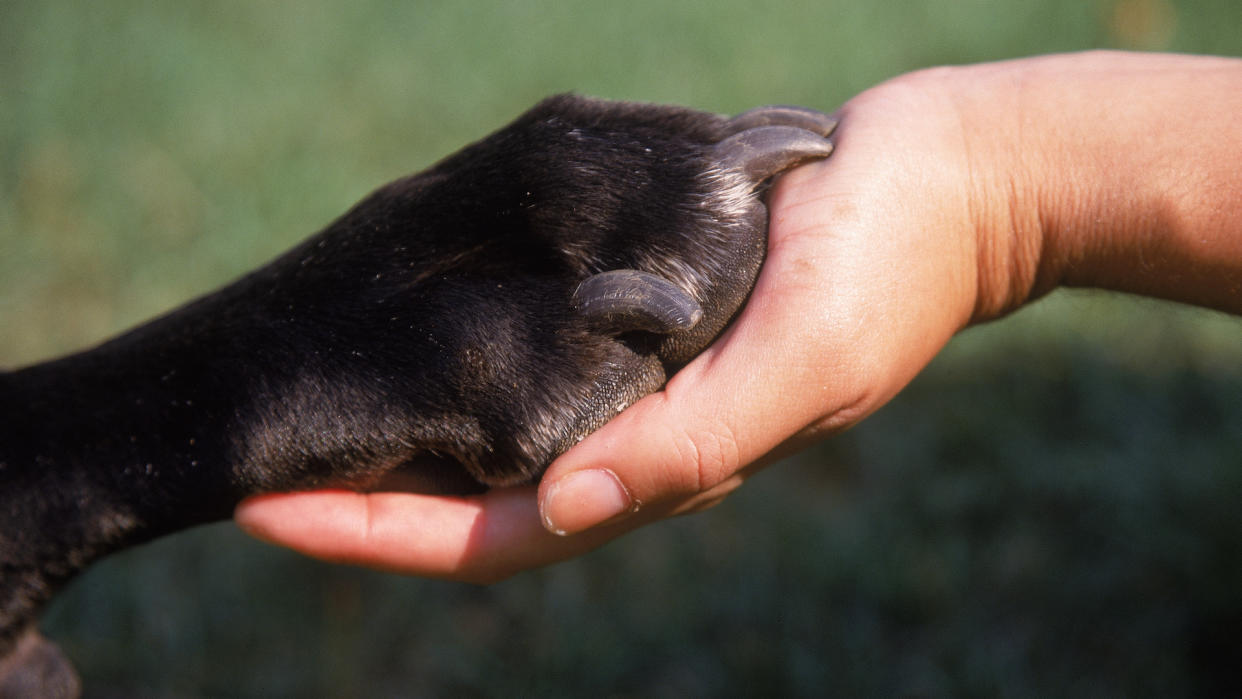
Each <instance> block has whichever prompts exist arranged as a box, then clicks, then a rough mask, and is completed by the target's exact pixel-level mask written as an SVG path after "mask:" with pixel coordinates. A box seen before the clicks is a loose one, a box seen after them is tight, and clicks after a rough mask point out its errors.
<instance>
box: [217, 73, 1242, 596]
mask: <svg viewBox="0 0 1242 699" xmlns="http://www.w3.org/2000/svg"><path fill="white" fill-rule="evenodd" d="M1238 75H1239V71H1238V66H1237V62H1227V61H1226V62H1223V63H1222V62H1220V61H1215V62H1214V61H1213V59H1186V58H1182V57H1154V56H1142V55H1139V56H1135V55H1123V54H1085V55H1079V56H1060V57H1049V58H1045V59H1033V60H1029V61H1018V62H1013V63H1003V64H993V65H984V66H971V67H966V68H954V69H936V70H932V71H924V72H920V73H916V74H912V75H908V76H903V77H902V78H899V79H896V80H894V81H891V82H889V83H885V84H883V85H881V86H879V87H877V88H874V89H872V90H869V91H867V92H865V93H863V94H861V95H859V96H858V97H856V98H854V99H853V100H851V101H850V102H849V103H848V104H846V105H845V106H844V107H843V108H842V110H841V111H840V112H839V113H838V116H840V118H841V122H842V123H841V126H840V127H839V129H838V131H837V135H836V146H837V148H836V152H835V154H834V156H833V157H832V158H831V159H830V160H828V161H825V162H822V163H815V164H811V165H807V166H804V167H802V168H800V169H798V170H796V171H794V172H791V173H790V174H788V175H786V176H785V177H783V178H782V179H781V180H780V181H779V182H778V183H777V184H776V186H775V187H774V189H773V191H772V193H771V199H770V211H771V219H770V230H769V250H768V256H767V259H766V261H765V263H764V267H763V269H762V271H761V274H760V277H759V279H758V282H757V284H756V286H755V289H754V291H753V292H752V295H751V297H750V299H749V301H748V302H747V304H746V306H745V307H744V308H743V311H742V312H741V314H740V315H739V316H738V317H737V318H736V319H735V321H734V323H733V324H732V326H730V328H729V329H728V330H727V331H726V332H725V333H724V334H723V335H722V336H721V337H720V338H718V339H717V340H716V341H715V342H714V343H713V344H712V345H711V346H710V347H709V348H708V349H707V350H706V351H705V352H703V353H702V354H701V355H700V356H698V357H697V358H696V359H695V360H694V361H692V362H691V363H690V364H688V365H687V366H686V367H685V368H683V369H682V370H681V371H680V372H678V374H677V375H676V376H674V377H673V379H672V380H671V381H669V383H668V385H667V386H666V387H665V389H664V390H663V391H661V392H659V393H656V394H653V395H650V396H648V397H646V398H644V399H642V400H640V401H639V402H637V403H635V404H634V405H632V406H631V407H630V408H628V409H627V410H625V411H624V412H623V413H622V414H620V415H619V416H617V417H616V418H614V419H613V420H612V421H611V422H609V423H608V424H607V425H605V426H604V427H603V428H601V429H599V430H598V431H596V432H595V433H593V434H591V435H590V436H589V437H587V438H586V439H585V440H583V441H582V442H581V443H580V444H578V445H577V446H576V447H574V448H573V449H571V450H570V451H569V452H567V453H566V454H564V455H563V456H561V457H560V458H559V459H558V460H557V461H555V462H554V463H553V464H552V466H551V467H550V468H549V469H548V471H547V472H546V473H545V475H544V477H543V479H542V481H541V483H540V485H539V487H538V489H537V490H536V489H535V488H519V489H506V490H497V491H492V492H490V493H487V494H484V495H480V496H476V497H471V498H435V497H431V496H422V495H412V494H397V493H376V494H369V495H360V494H354V493H330V492H323V493H311V494H293V495H271V496H264V497H262V498H258V499H256V500H252V501H248V502H247V503H244V504H243V505H242V507H241V508H239V509H238V512H237V519H238V522H239V523H240V524H241V525H242V526H243V527H244V528H246V529H247V530H248V531H250V532H251V533H253V534H255V535H256V536H259V537H260V538H264V539H267V540H269V541H274V542H277V543H281V544H283V545H286V546H290V547H292V548H295V549H297V550H300V551H303V552H304V553H308V554H310V555H313V556H317V557H320V558H325V559H328V560H333V561H340V562H350V563H357V564H362V565H368V566H372V567H379V568H384V569H389V570H396V571H401V572H406V573H413V574H419V575H431V576H436V577H449V578H456V579H465V580H475V581H490V580H495V579H499V578H503V577H505V576H507V575H509V574H512V573H514V572H516V571H519V570H523V569H526V568H530V567H534V566H538V565H542V564H545V563H549V562H551V561H555V560H559V559H562V558H567V557H570V556H573V555H576V554H578V553H580V552H582V551H585V550H587V549H590V548H593V547H595V546H597V545H599V544H600V543H602V542H604V541H607V540H609V539H611V538H613V537H615V536H617V535H619V534H621V533H623V532H625V531H628V530H630V529H633V528H635V527H638V526H641V525H643V524H646V523H649V522H651V521H654V520H657V519H661V518H664V517H668V516H672V515H676V514H681V513H684V512H691V511H696V510H700V509H703V508H705V507H709V506H711V505H713V504H715V503H717V502H719V501H720V500H721V499H722V498H724V497H725V496H726V495H727V494H728V493H729V492H731V491H732V490H733V489H734V488H736V487H737V486H738V485H740V484H741V483H742V482H743V481H744V480H745V479H746V478H747V477H748V476H750V475H752V474H753V473H754V472H756V471H757V470H759V469H761V468H763V467H764V466H766V465H767V464H769V463H771V461H772V460H774V459H775V458H778V457H779V456H781V455H783V454H787V453H789V452H791V451H794V450H797V449H798V448H800V447H802V446H804V445H806V444H808V443H810V442H812V441H815V440H817V439H822V438H823V437H825V436H827V435H830V434H832V433H834V432H837V431H839V430H842V429H845V428H847V427H849V426H850V425H853V424H855V423H856V422H858V421H859V420H861V419H862V418H863V417H865V416H866V415H868V414H870V413H871V412H873V411H875V410H876V409H877V408H879V407H880V406H881V405H883V404H884V403H885V402H886V401H887V400H889V399H890V398H891V397H892V396H893V395H895V394H896V393H897V392H898V391H900V390H901V388H902V387H904V386H905V385H906V383H908V382H909V381H910V379H912V378H913V377H914V376H915V375H916V374H917V373H918V372H919V371H920V370H921V369H922V368H923V367H924V366H926V364H927V363H928V362H929V361H930V360H931V358H932V357H933V356H934V355H935V354H936V353H937V352H938V351H939V350H940V348H941V347H943V345H944V344H945V343H946V342H947V341H948V340H949V339H950V338H951V337H952V336H953V334H954V333H956V332H957V331H958V330H960V329H962V328H963V327H965V326H967V325H968V324H970V323H973V322H980V321H985V320H989V319H992V318H995V317H997V316H1000V315H1003V314H1004V313H1007V312H1009V311H1012V310H1014V309H1015V308H1017V307H1019V306H1021V305H1022V304H1024V303H1026V302H1027V301H1029V300H1031V299H1033V298H1035V297H1037V296H1039V295H1040V294H1042V293H1044V292H1046V291H1048V290H1050V289H1052V288H1054V287H1055V286H1057V285H1059V284H1062V283H1069V284H1075V285H1097V286H1105V287H1109V288H1118V289H1122V290H1129V291H1138V292H1142V293H1151V294H1154V295H1160V296H1166V297H1169V298H1175V299H1179V300H1186V301H1191V302H1197V303H1204V304H1205V305H1212V306H1215V307H1219V308H1224V309H1226V310H1238V309H1239V308H1242V290H1239V288H1238V287H1237V284H1238V282H1237V280H1238V279H1240V278H1242V269H1239V266H1240V265H1242V251H1239V250H1238V249H1237V248H1238V246H1239V243H1238V242H1237V241H1239V240H1242V235H1239V234H1238V233H1239V231H1242V226H1240V225H1239V221H1238V219H1237V214H1227V213H1222V209H1221V207H1219V206H1215V205H1213V201H1212V200H1210V199H1209V200H1207V201H1204V200H1202V199H1190V198H1187V197H1181V198H1180V199H1176V200H1170V198H1169V196H1168V195H1167V192H1168V187H1167V186H1165V185H1167V183H1168V182H1169V181H1170V179H1171V178H1172V179H1176V177H1177V175H1178V170H1179V167H1178V166H1179V165H1180V166H1181V169H1182V170H1184V169H1185V168H1186V167H1194V169H1195V173H1196V176H1197V177H1199V178H1201V179H1202V180H1203V181H1204V184H1208V185H1215V186H1214V187H1208V188H1207V189H1208V190H1210V191H1212V192H1214V193H1215V194H1216V195H1218V196H1221V197H1225V198H1228V197H1229V196H1233V195H1237V194H1239V193H1238V192H1236V191H1235V189H1236V187H1237V183H1236V182H1235V181H1234V180H1236V178H1231V176H1230V174H1229V173H1231V172H1232V170H1231V169H1230V166H1229V163H1231V162H1236V159H1235V158H1236V155H1237V154H1238V152H1239V150H1238V144H1237V143H1236V142H1235V141H1236V140H1237V139H1236V138H1234V139H1229V138H1225V137H1222V136H1221V133H1220V132H1222V130H1223V131H1224V133H1226V134H1227V133H1230V132H1231V130H1230V129H1229V124H1231V123H1232V122H1231V121H1230V120H1229V119H1227V118H1224V117H1227V116H1228V115H1229V114H1230V113H1232V112H1231V110H1232V109H1233V107H1234V106H1236V105H1233V104H1232V102H1231V100H1232V101H1233V102H1236V101H1237V98H1236V97H1233V95H1237V94H1242V91H1239V90H1237V89H1229V88H1230V87H1231V86H1232V87H1235V88H1236V86H1237V81H1238ZM1205 82H1206V83H1207V85H1206V87H1205V85H1203V84H1202V83H1205ZM1222 83H1223V85H1222ZM1140 87H1141V88H1142V89H1141V90H1140V89H1139V88H1140ZM1162 88H1163V89H1162ZM1204 89H1209V90H1212V91H1213V94H1216V95H1217V96H1218V97H1219V98H1220V99H1218V100H1216V101H1215V102H1211V103H1195V101H1194V100H1193V96H1194V95H1195V94H1196V90H1199V91H1202V90H1204ZM1143 90H1146V92H1144V91H1143ZM1168 101H1173V102H1175V103H1177V104H1178V106H1179V108H1180V109H1181V110H1182V111H1183V112H1186V113H1187V114H1186V120H1185V121H1186V122H1188V123H1193V124H1194V130H1193V131H1190V132H1187V131H1185V130H1184V129H1183V130H1181V131H1179V130H1178V129H1177V128H1175V126H1174V125H1168V124H1165V128H1164V130H1163V131H1162V132H1161V138H1155V134H1154V132H1153V129H1152V124H1153V123H1154V122H1156V120H1157V119H1158V118H1159V116H1160V115H1161V114H1162V112H1167V110H1168V107H1169V105H1168V104H1166V102H1168ZM1203 104H1211V105H1214V106H1208V107H1204V106H1202V105H1203ZM1101 110H1103V111H1104V112H1106V113H1108V114H1109V115H1110V116H1112V117H1113V118H1112V120H1107V119H1101V118H1100V114H1099V112H1101ZM1191 112H1194V113H1191ZM1092 115H1094V118H1092ZM1195 117H1198V118H1195ZM1214 129H1215V130H1214ZM1222 147H1223V152H1224V155H1222V153H1221V152H1220V151H1222ZM1229 154H1232V155H1229ZM1170 170H1172V172H1170ZM1230 182H1233V185H1232V187H1233V188H1230V187H1229V185H1228V183H1230ZM1237 200H1238V199H1237V198H1236V196H1235V197H1234V198H1233V199H1232V201H1237ZM1196 205H1198V206H1196ZM1236 208H1237V207H1234V209H1236ZM1170 221H1173V222H1172V223H1170ZM1194 223H1197V224H1199V225H1191V224H1194ZM1187 231H1192V232H1194V233H1195V235H1193V236H1192V235H1187ZM1153 250H1155V251H1159V252H1160V253H1161V254H1160V255H1159V256H1153V254H1152V252H1153ZM1191 279H1192V280H1193V281H1188V280H1191ZM1231 279H1232V280H1233V281H1232V282H1230V281H1229V280H1231ZM1230 284H1232V286H1230ZM551 532H558V533H559V534H560V535H554V534H552V533H551Z"/></svg>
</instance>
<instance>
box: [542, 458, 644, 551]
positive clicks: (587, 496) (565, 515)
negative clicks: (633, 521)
mask: <svg viewBox="0 0 1242 699" xmlns="http://www.w3.org/2000/svg"><path fill="white" fill-rule="evenodd" d="M635 509H636V505H635V503H634V500H633V498H631V497H630V494H629V492H628V491H626V489H625V486H623V485H621V481H620V479H618V478H617V475H616V474H615V473H613V472H612V471H609V470H606V469H587V470H585V471H575V472H574V473H571V474H569V475H568V476H565V477H564V478H562V479H560V480H559V481H557V482H556V483H553V484H552V487H551V488H550V489H548V494H547V495H546V496H544V498H543V503H542V505H541V507H540V510H541V511H542V513H543V526H544V527H546V528H547V529H548V531H550V532H552V533H553V534H559V535H560V536H566V535H568V534H573V533H575V532H580V531H582V530H583V529H590V528H591V527H594V526H595V525H597V524H600V523H601V522H606V521H608V520H610V519H612V518H614V517H617V516H619V515H622V514H625V513H627V512H632V511H634V510H635Z"/></svg>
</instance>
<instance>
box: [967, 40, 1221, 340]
mask: <svg viewBox="0 0 1242 699" xmlns="http://www.w3.org/2000/svg"><path fill="white" fill-rule="evenodd" d="M953 70H954V71H955V72H953V73H952V74H953V76H954V78H955V80H954V81H953V82H952V87H953V88H955V89H954V90H953V92H952V94H953V95H954V98H953V99H954V104H955V105H956V106H957V108H958V110H959V113H960V114H961V119H962V130H963V138H964V139H965V140H966V144H965V145H966V152H967V155H968V157H969V158H970V159H971V162H970V164H969V171H970V173H971V182H972V186H974V187H975V189H976V191H975V192H974V193H973V194H972V196H971V200H970V201H971V202H972V214H973V216H974V225H975V227H976V231H977V235H978V240H979V246H980V247H979V249H980V271H979V302H978V304H977V305H976V313H975V317H974V319H973V320H974V321H981V320H987V319H989V318H991V317H995V316H997V315H1001V314H1003V313H1005V312H1007V311H1010V310H1013V309H1015V308H1017V307H1019V306H1021V305H1022V304H1023V303H1026V302H1027V301H1030V300H1033V299H1035V298H1037V297H1038V296H1040V295H1042V294H1043V293H1046V292H1048V291H1050V290H1052V289H1053V288H1055V287H1057V286H1086V287H1097V288H1104V289H1112V290H1117V291H1125V292H1131V293H1138V294H1144V295H1149V296H1155V297H1160V298H1166V299H1171V300H1176V301H1183V302H1189V303H1196V304H1201V305H1205V306H1210V307H1214V308H1219V309H1222V310H1229V311H1234V312H1239V311H1242V282H1239V279H1242V216H1239V214H1238V207H1236V206H1233V205H1232V203H1231V202H1236V201H1239V200H1242V181H1240V180H1239V178H1237V176H1236V162H1237V160H1238V158H1239V156H1242V138H1240V137H1239V136H1240V132H1238V130H1237V128H1236V126H1235V125H1234V123H1235V120H1234V117H1233V115H1234V114H1235V113H1236V112H1237V111H1238V110H1239V109H1242V97H1239V95H1242V62H1239V61H1236V60H1230V59H1217V58H1203V57H1189V56H1172V55H1157V54H1131V53H1118V52H1092V53H1086V54H1074V55H1061V56H1047V57H1040V58H1033V59H1023V60H1018V61H1011V62H1005V63H998V64H988V65H981V66H970V67H966V68H961V69H953Z"/></svg>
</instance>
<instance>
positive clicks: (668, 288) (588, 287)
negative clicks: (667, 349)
mask: <svg viewBox="0 0 1242 699" xmlns="http://www.w3.org/2000/svg"><path fill="white" fill-rule="evenodd" d="M572 303H573V306H574V308H576V309H577V310H578V312H579V313H582V314H583V315H584V316H585V317H586V318H587V319H588V320H590V321H591V322H592V324H594V325H596V326H598V327H600V328H601V329H605V330H608V331H611V332H616V333H622V332H628V331H632V330H645V331H647V332H652V333H658V334H662V335H664V334H668V333H671V332H676V331H685V330H689V329H691V328H693V327H694V326H695V324H697V323H698V322H699V319H700V318H702V317H703V309H702V308H700V307H699V303H698V301H695V300H694V298H693V297H692V296H690V295H689V294H687V293H686V292H685V291H684V290H682V289H681V287H679V286H677V285H676V284H673V283H672V282H670V281H668V280H667V279H664V278H663V277H659V276H656V275H654V274H650V273H648V272H640V271H639V270H636V269H617V270H612V271H609V272H601V273H599V274H596V275H593V276H590V277H587V278H586V279H585V280H583V282H582V283H581V284H579V285H578V289H577V290H576V291H574V296H573V301H572Z"/></svg>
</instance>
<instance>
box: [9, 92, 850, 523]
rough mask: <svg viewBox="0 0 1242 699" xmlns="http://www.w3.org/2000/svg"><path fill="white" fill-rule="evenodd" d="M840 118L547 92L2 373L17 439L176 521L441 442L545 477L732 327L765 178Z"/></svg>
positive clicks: (821, 151) (364, 478)
mask: <svg viewBox="0 0 1242 699" xmlns="http://www.w3.org/2000/svg"><path fill="white" fill-rule="evenodd" d="M833 126H834V121H833V120H832V119H831V118H830V117H827V116H825V115H823V114H820V113H818V112H814V111H811V110H805V109H799V108H793V107H764V108H760V109H757V110H754V111H751V112H747V113H745V114H742V115H741V116H738V117H735V118H732V119H727V118H723V117H719V116H715V115H712V114H706V113H703V112H697V111H692V110H687V109H681V108H676V107H665V106H653V105H642V104H630V103H616V102H605V101H598V100H591V99H584V98H580V97H574V96H560V97H554V98H551V99H548V100H546V101H544V102H542V103H540V104H539V105H537V106H535V107H534V108H533V109H531V110H530V111H528V112H527V113H525V114H524V115H522V116H521V117H519V118H518V119H517V120H516V121H514V122H513V123H512V124H510V125H509V126H507V127H505V128H503V129H501V130H500V131H498V132H496V133H494V134H492V135H491V136H488V137H487V138H485V139H483V140H482V141H479V142H478V143H475V144H474V145H471V146H468V147H466V148H465V149H463V150H461V151H460V152H458V153H456V154H454V155H452V156H450V157H448V158H446V159H445V160H443V161H441V162H440V163H438V164H436V165H434V166H433V167H431V168H430V169H428V170H426V171H424V172H422V173H419V174H416V175H412V176H409V177H406V178H403V179H400V180H397V181H395V182H392V183H390V184H388V185H386V186H384V187H381V188H380V189H379V190H377V191H376V192H374V193H373V194H371V195H370V196H368V197H367V198H365V199H364V200H363V201H361V202H360V203H358V204H357V205H356V206H354V207H353V208H352V209H351V210H350V211H348V212H347V213H346V214H345V215H343V216H342V217H341V218H339V219H338V220H337V221H335V222H333V223H332V224H331V225H329V226H328V227H327V228H326V229H325V230H323V231H322V232H320V233H319V234H318V235H315V236H313V237H312V238H310V239H309V240H307V241H305V242H304V243H302V244H301V245H299V246H297V247H296V248H294V249H293V250H291V251H289V252H288V253H286V254H285V255H283V256H281V257H280V258H278V259H276V260H275V261H273V262H272V263H270V264H268V265H267V266H265V267H263V268H261V269H259V270H257V271H256V272H254V273H252V274H250V275H248V276H246V277H244V278H243V279H241V280H239V281H237V282H235V283H234V284H232V285H229V286H227V287H225V288H224V289H221V290H220V291H217V292H215V293H214V294H210V295H208V296H205V297H203V298H202V299H199V300H198V301H195V302H193V303H191V304H189V305H187V306H185V307H183V308H182V309H180V310H178V311H175V312H173V313H171V314H169V315H167V316H165V317H164V318H161V319H159V320H156V321H154V322H152V323H149V324H147V325H145V326H142V327H140V328H138V329H136V330H134V331H131V332H130V333H128V334H126V335H123V336H121V337H119V338H117V339H115V340H113V341H111V342H109V343H106V344H104V345H102V346H100V347H98V348H96V349H94V350H92V351H89V352H85V353H83V354H80V355H76V356H73V357H69V358H67V359H64V360H60V361H58V362H52V363H48V364H45V365H38V366H35V367H31V368H29V369H27V370H23V371H21V372H16V373H14V374H11V375H9V376H7V377H5V376H3V375H0V397H3V401H2V402H3V404H2V405H0V410H2V411H3V414H0V418H5V419H6V420H8V421H10V422H11V423H12V424H14V425H15V427H14V430H13V432H12V434H13V435H14V438H13V440H11V442H12V443H7V444H6V443H0V452H5V453H7V454H8V455H9V457H10V461H12V462H14V463H19V462H20V463H25V462H29V463H30V464H31V465H30V466H29V468H31V469H34V468H35V467H34V466H33V464H34V463H35V462H37V461H40V460H42V461H41V462H42V463H53V464H64V466H63V467H61V466H57V467H55V468H51V469H45V471H43V472H45V473H54V472H56V471H57V469H61V470H65V471H72V470H74V469H77V470H79V471H82V472H83V473H85V474H86V475H84V476H82V479H84V480H85V481H88V482H90V483H91V484H92V487H97V488H101V489H104V490H106V491H108V492H109V493H112V494H113V495H114V497H110V498H109V502H112V501H115V502H116V503H117V504H116V506H115V508H114V510H116V511H119V512H121V513H123V514H125V516H133V517H134V518H135V520H136V521H142V522H145V521H158V522H160V523H161V524H160V526H159V527H158V528H159V529H161V530H167V529H174V528H178V527H180V526H184V525H186V524H188V523H193V522H197V521H205V520H211V519H216V518H220V517H226V516H228V514H229V512H231V509H232V507H233V505H235V504H236V502H237V501H238V500H239V499H240V498H242V497H245V496H247V495H251V494H254V493H257V492H264V491H274V490H292V489H305V488H313V487H319V486H324V485H341V484H344V485H348V486H350V487H355V488H367V487H374V486H375V485H376V483H377V481H378V479H379V478H380V477H381V476H383V475H384V474H388V473H390V472H393V471H394V470H396V469H399V468H401V466H402V465H403V464H410V463H412V462H414V461H415V460H416V459H420V458H425V457H427V456H428V455H430V456H438V457H443V458H444V459H447V460H449V461H452V462H455V463H457V464H460V466H461V467H464V470H465V471H466V472H467V473H468V474H469V476H470V480H472V481H474V482H477V483H479V484H483V485H485V486H498V485H509V484H515V483H521V482H527V481H530V480H532V479H534V478H535V477H537V476H538V475H539V473H540V472H541V471H542V470H543V468H544V467H546V466H547V464H548V463H549V462H550V461H551V460H552V459H554V458H555V457H556V456H557V455H559V454H560V453H562V452H563V451H565V450H566V449H568V448H569V447H570V446H572V445H573V444H574V443H576V442H577V441H579V440H580V439H582V437H584V436H585V435H586V434H588V433H589V432H591V431H592V430H594V429H596V428H597V427H599V426H600V425H602V424H603V423H604V422H605V421H607V420H608V419H609V418H611V417H613V416H614V415H616V414H617V413H618V412H620V411H621V410H622V409H624V408H625V407H626V406H628V405H629V404H631V403H633V402H634V401H635V400H637V399H638V398H640V397H642V396H644V395H646V394H648V393H651V392H653V391H656V390H658V389H659V388H660V387H661V386H662V385H663V384H664V382H665V379H666V377H667V376H668V375H669V374H670V372H672V371H674V370H675V369H676V368H677V367H678V366H680V365H681V364H683V363H685V362H686V361H688V360H689V359H690V358H692V357H693V356H694V355H695V354H697V353H698V352H700V351H701V350H702V349H703V348H704V347H706V346H707V344H708V343H709V342H710V341H711V340H712V339H713V338H714V337H716V336H717V335H718V334H719V333H720V331H721V329H722V328H724V326H725V325H726V324H727V323H728V322H729V319H730V318H731V317H732V316H733V315H734V314H735V313H736V312H737V310H738V308H739V307H740V306H741V304H742V302H743V301H744V299H745V298H746V295H747V294H748V293H749V291H750V289H751V286H752V285H753V283H754V280H755V277H756V276H757V274H758V271H759V267H760V264H761V263H762V260H763V255H764V251H765V247H766V228H767V213H766V209H765V207H764V204H763V202H762V197H761V195H762V193H763V188H764V184H765V182H766V181H767V180H768V179H769V178H770V177H771V176H772V175H774V174H777V173H779V172H781V171H782V170H785V169H787V168H789V167H792V166H794V165H796V164H798V163H801V162H804V161H807V160H811V159H815V158H822V157H825V156H827V155H828V154H829V152H830V151H831V145H830V143H829V142H828V141H827V140H826V136H827V134H828V133H829V132H831V130H832V128H833ZM18 424H20V425H21V426H20V427H18V426H16V425H18ZM68 434H73V435H75V439H74V440H72V441H66V440H65V439H64V437H63V435H68ZM3 441H4V440H3V439H0V442H3ZM3 456H4V454H0V457H3ZM88 464H108V465H109V467H108V469H104V470H100V469H92V468H88V466H87V465H88ZM32 472H33V471H32ZM75 477H76V476H75ZM126 493H139V494H142V497H141V498H131V497H130V496H128V495H126ZM127 498H129V499H130V500H134V501H137V502H140V503H141V504H142V509H141V511H139V512H137V513H135V511H134V508H133V507H132V504H131V503H130V502H128V501H127ZM109 516H110V517H112V518H113V519H115V518H116V516H117V515H116V514H115V512H114V513H113V514H112V515H109Z"/></svg>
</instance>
